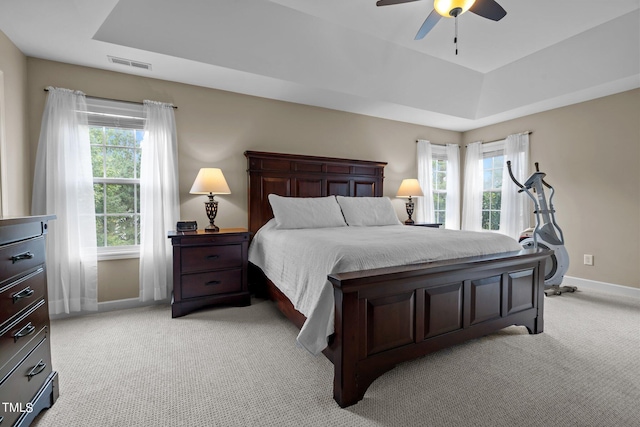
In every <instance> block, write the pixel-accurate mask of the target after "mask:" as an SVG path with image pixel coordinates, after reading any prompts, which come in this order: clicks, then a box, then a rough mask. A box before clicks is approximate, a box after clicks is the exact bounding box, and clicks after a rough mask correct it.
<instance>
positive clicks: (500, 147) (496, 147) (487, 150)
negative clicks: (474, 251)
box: [480, 140, 506, 232]
mask: <svg viewBox="0 0 640 427" xmlns="http://www.w3.org/2000/svg"><path fill="white" fill-rule="evenodd" d="M505 142H506V141H505V140H500V141H495V142H489V143H486V144H483V145H482V158H483V160H484V159H486V158H489V157H498V156H503V157H504V155H505V152H504V150H505ZM501 168H502V166H501ZM493 170H495V168H494V169H493ZM484 172H485V169H484V161H483V165H482V178H483V185H482V198H483V199H484V193H485V192H487V191H491V192H500V200H501V203H502V184H503V183H504V176H502V181H501V183H500V188H491V189H485V188H484ZM485 211H486V209H484V208H483V206H481V207H480V215H481V218H480V226H481V227H482V225H483V220H482V216H483V214H484V212H485ZM495 211H496V210H495V209H492V210H490V212H495ZM497 212H498V213H500V208H498V209H497ZM490 215H491V214H490ZM489 223H491V219H490V220H489ZM499 229H500V222H499V221H498V229H495V230H493V229H491V228H482V230H483V231H494V232H497V231H499Z"/></svg>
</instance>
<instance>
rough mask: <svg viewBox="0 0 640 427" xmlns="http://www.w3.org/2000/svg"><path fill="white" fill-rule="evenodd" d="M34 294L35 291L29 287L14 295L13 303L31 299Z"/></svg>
mask: <svg viewBox="0 0 640 427" xmlns="http://www.w3.org/2000/svg"><path fill="white" fill-rule="evenodd" d="M34 292H35V291H34V290H33V289H31V288H30V287H29V286H27V287H26V288H24V289H23V290H21V291H20V292H17V293H15V294H13V295H12V296H11V298H12V299H13V303H14V304H15V303H16V302H17V301H18V300H21V299H22V298H29V297H30V296H31V295H33V293H34Z"/></svg>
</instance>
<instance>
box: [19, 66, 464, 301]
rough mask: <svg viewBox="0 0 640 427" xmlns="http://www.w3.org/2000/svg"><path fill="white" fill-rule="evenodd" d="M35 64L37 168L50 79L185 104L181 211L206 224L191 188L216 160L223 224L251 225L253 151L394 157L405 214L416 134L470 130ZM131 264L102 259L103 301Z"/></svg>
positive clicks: (390, 174) (442, 136)
mask: <svg viewBox="0 0 640 427" xmlns="http://www.w3.org/2000/svg"><path fill="white" fill-rule="evenodd" d="M27 64H28V67H27V68H28V81H29V104H30V111H29V112H30V119H29V129H30V134H31V138H30V139H31V142H30V149H31V162H32V167H33V162H34V161H35V153H36V147H37V142H38V135H39V134H40V119H41V117H42V111H43V108H44V102H45V99H46V93H45V92H44V90H43V89H44V88H45V87H46V86H49V85H51V86H58V87H65V88H69V89H77V90H81V91H83V92H85V93H86V94H87V95H92V96H98V97H106V98H113V99H122V100H131V101H142V100H143V99H152V100H156V101H164V102H172V103H174V104H175V105H177V106H178V109H177V110H176V124H177V128H178V155H179V180H180V202H181V217H182V219H195V220H196V221H198V224H200V225H205V224H207V223H208V220H207V218H206V215H205V211H204V205H203V203H204V201H205V199H206V198H205V197H204V196H193V195H190V194H189V189H190V188H191V185H192V184H193V179H194V178H195V176H196V174H197V172H198V170H199V168H201V167H205V166H210V167H220V168H221V169H222V170H223V172H224V174H225V177H226V179H227V181H228V183H229V187H230V188H231V192H232V194H231V195H229V196H217V197H216V199H218V200H219V201H220V210H219V213H218V217H217V219H216V224H217V225H219V226H221V227H246V226H247V173H246V169H247V165H246V159H245V157H244V154H243V153H244V151H246V150H258V151H274V152H283V153H300V154H310V155H320V156H329V157H345V158H356V159H366V160H375V161H386V162H388V166H387V167H386V169H385V186H384V187H385V191H384V192H385V195H387V196H389V197H391V198H392V200H393V202H394V205H395V207H396V210H397V211H398V215H399V216H400V217H401V218H403V217H404V216H406V212H405V211H404V202H403V201H402V200H400V199H393V198H394V195H395V192H396V190H397V189H398V187H399V186H400V182H401V181H402V179H403V178H407V177H415V175H416V168H415V151H416V144H415V140H416V139H428V140H430V141H432V142H435V143H459V142H460V140H461V137H462V135H461V134H460V133H459V132H452V131H446V130H442V129H435V128H429V127H424V126H418V125H411V124H407V123H400V122H394V121H390V120H382V119H376V118H372V117H368V116H362V115H357V114H350V113H344V112H339V111H334V110H328V109H324V108H316V107H309V106H304V105H299V104H292V103H287V102H279V101H274V100H269V99H265V98H257V97H252V96H246V95H240V94H236V93H231V92H224V91H219V90H213V89H206V88H202V87H196V86H190V85H185V84H181V83H173V82H167V81H162V80H154V79H149V78H143V77H137V76H131V75H126V74H120V73H114V72H109V71H103V70H97V69H93V68H86V67H80V66H74V65H69V64H62V63H58V62H51V61H45V60H41V59H35V58H28V60H27ZM125 263H126V267H124V268H131V266H132V264H131V261H130V260H125V261H109V262H100V265H99V271H100V277H99V295H100V299H101V300H103V301H107V300H114V299H118V298H120V297H121V295H122V289H120V288H119V289H117V290H116V289H113V291H112V290H111V287H112V286H114V285H113V284H112V283H115V282H116V280H114V278H115V277H117V276H116V275H118V274H119V270H120V268H121V266H122V265H124V264H125ZM135 279H136V281H137V275H136V276H135ZM136 286H137V285H136Z"/></svg>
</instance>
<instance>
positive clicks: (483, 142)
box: [465, 130, 533, 147]
mask: <svg viewBox="0 0 640 427" xmlns="http://www.w3.org/2000/svg"><path fill="white" fill-rule="evenodd" d="M532 133H533V131H532V130H525V131H524V132H518V133H512V134H511V135H531V134H532ZM505 139H507V137H506V136H505V137H504V138H500V139H494V140H493V141H482V140H480V142H481V143H482V144H491V143H492V142H498V141H504V140H505ZM465 147H466V145H465Z"/></svg>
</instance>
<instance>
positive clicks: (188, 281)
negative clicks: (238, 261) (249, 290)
mask: <svg viewBox="0 0 640 427" xmlns="http://www.w3.org/2000/svg"><path fill="white" fill-rule="evenodd" d="M240 291H242V269H240V268H239V269H234V270H225V271H211V272H207V273H198V274H186V275H183V276H182V298H195V297H202V296H207V295H217V294H223V293H230V292H240Z"/></svg>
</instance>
